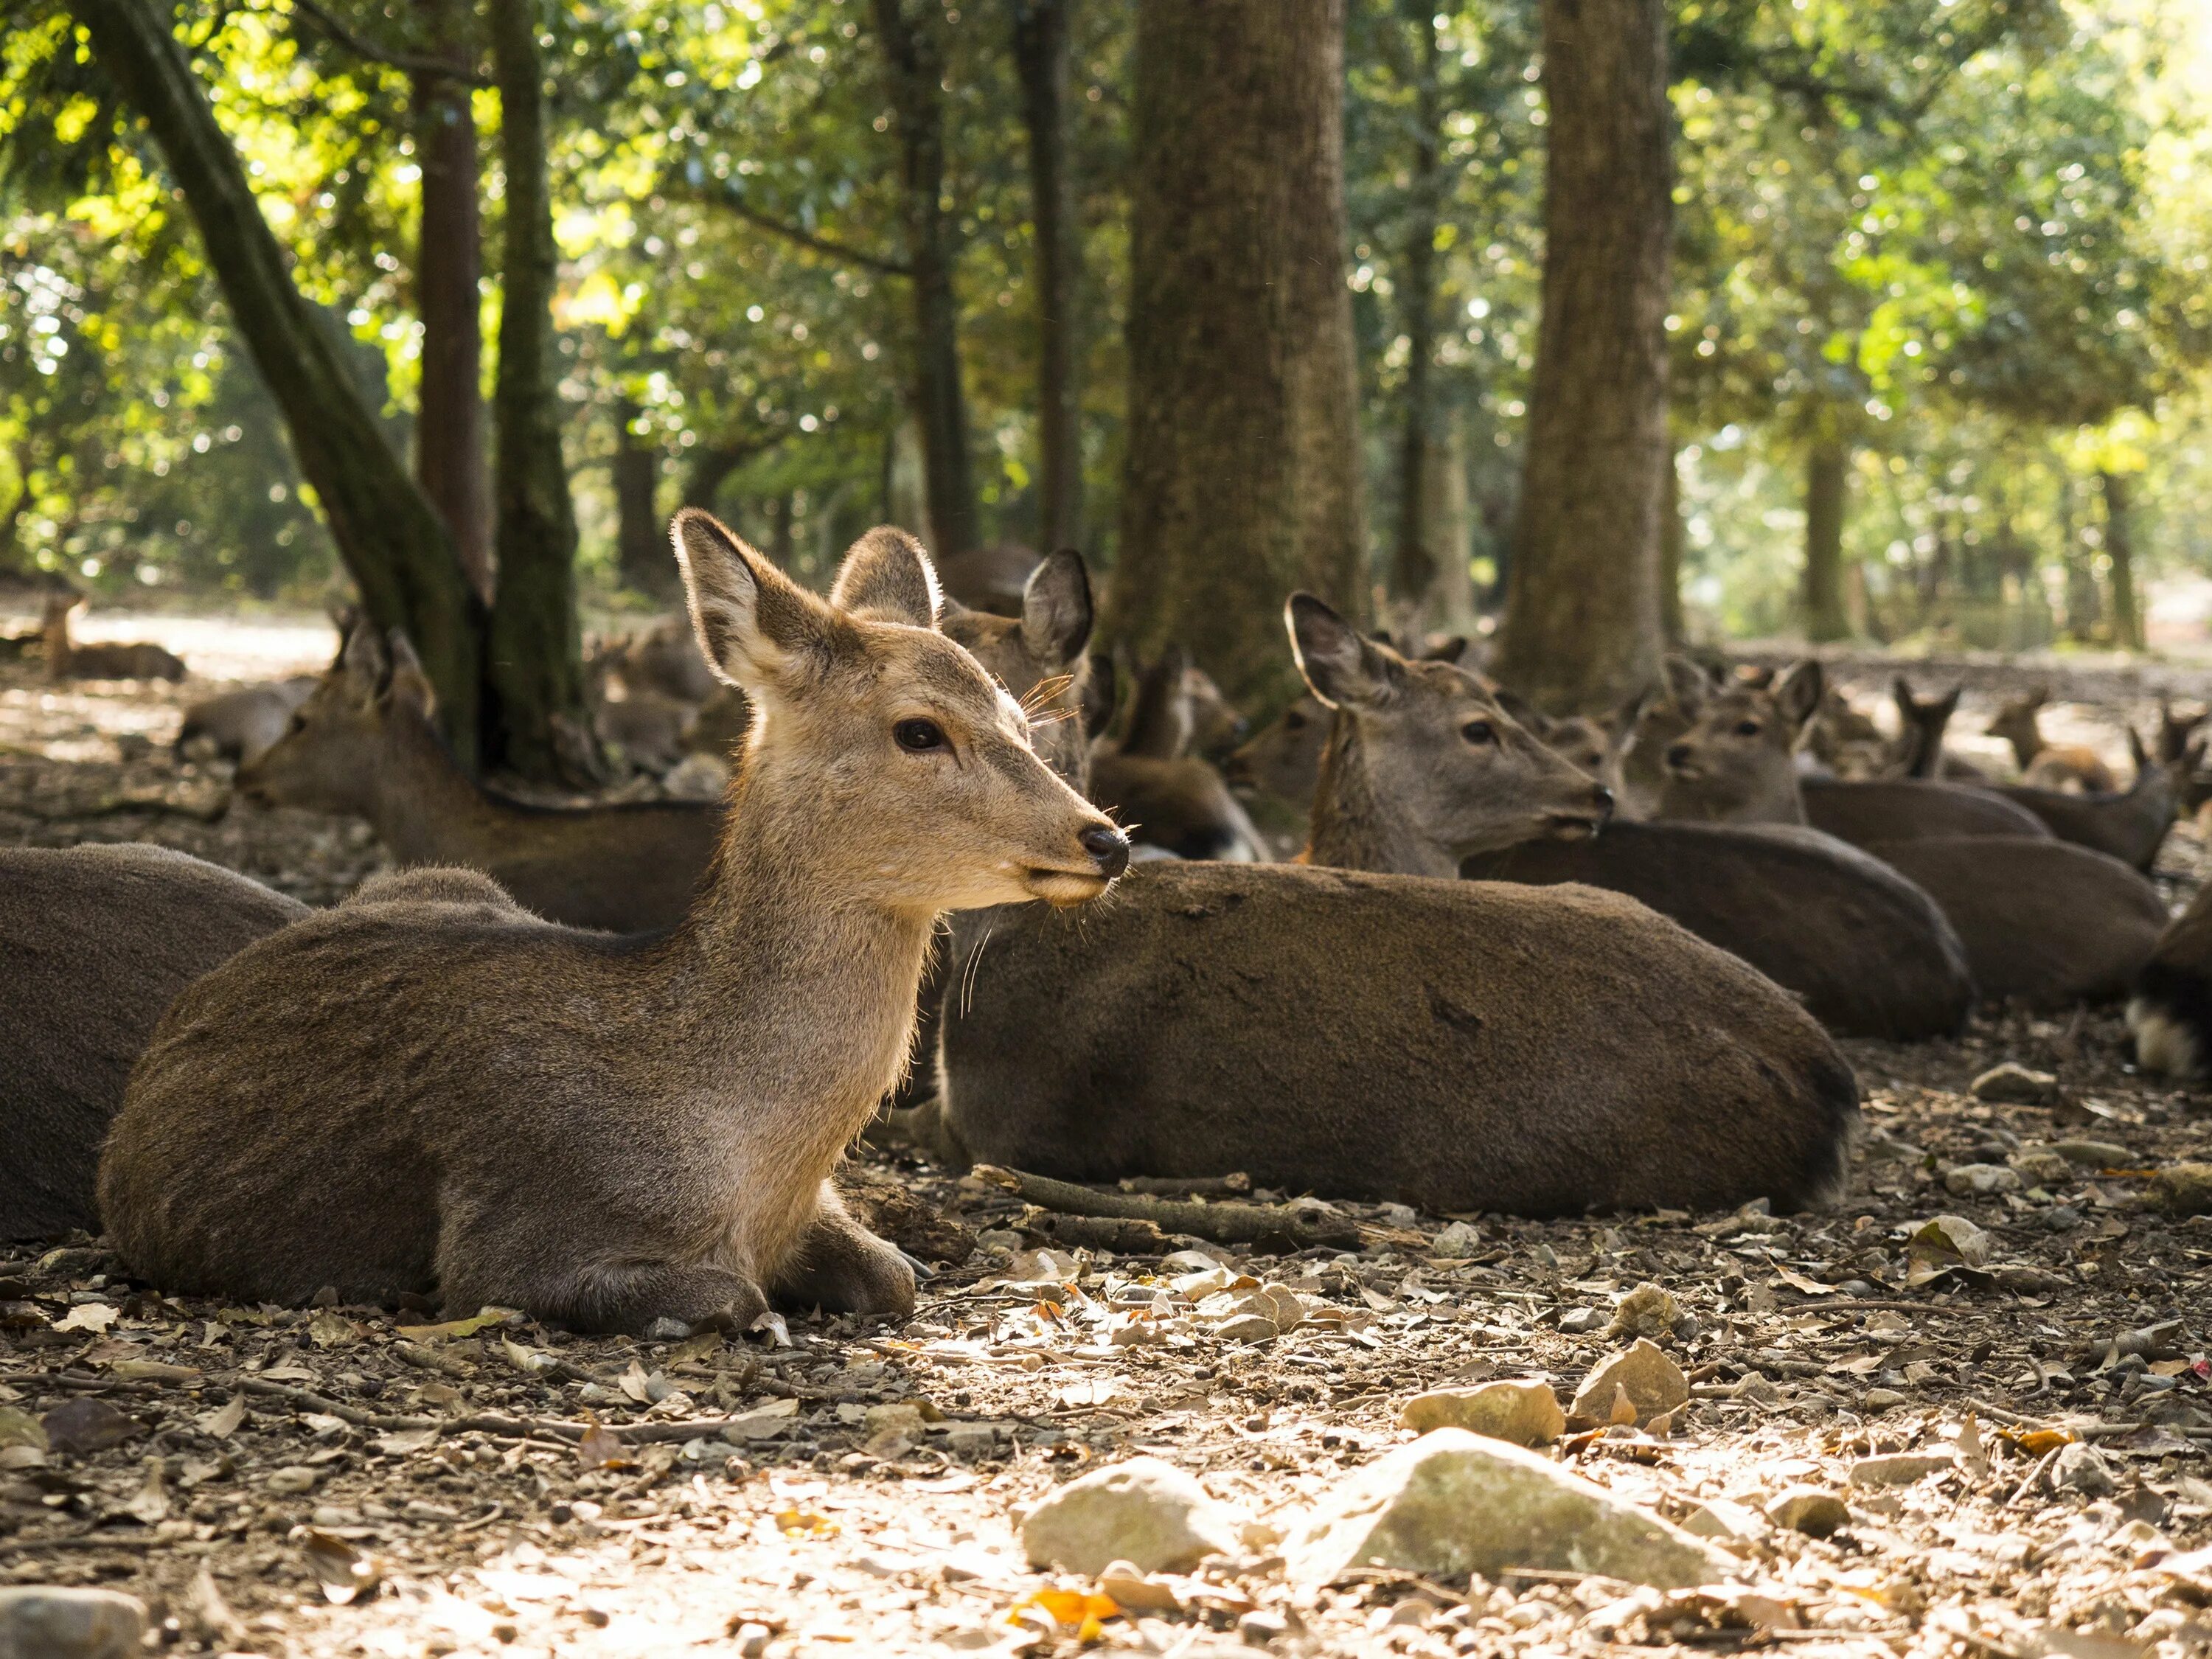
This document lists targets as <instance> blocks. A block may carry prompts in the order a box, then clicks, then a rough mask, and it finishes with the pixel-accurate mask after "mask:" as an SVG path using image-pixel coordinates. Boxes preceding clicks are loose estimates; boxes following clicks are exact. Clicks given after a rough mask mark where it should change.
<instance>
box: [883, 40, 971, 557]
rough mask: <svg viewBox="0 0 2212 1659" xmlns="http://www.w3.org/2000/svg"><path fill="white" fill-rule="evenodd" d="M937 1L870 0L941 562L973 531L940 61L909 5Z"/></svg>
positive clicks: (935, 545) (933, 533)
mask: <svg viewBox="0 0 2212 1659" xmlns="http://www.w3.org/2000/svg"><path fill="white" fill-rule="evenodd" d="M937 5H938V0H876V33H877V34H878V36H879V37H880V38H881V40H882V42H883V48H884V61H885V63H886V64H888V66H889V68H890V99H891V112H892V117H893V121H894V125H896V130H897V132H898V140H899V171H900V177H901V179H902V183H903V184H904V185H905V191H906V194H905V206H904V215H903V216H904V218H905V220H906V246H907V264H908V269H909V270H911V272H912V275H911V276H909V278H908V282H909V284H910V286H911V288H912V289H913V302H914V353H915V402H916V407H917V410H918V412H919V413H920V415H921V438H922V453H923V457H924V459H925V462H926V464H927V474H928V484H929V526H928V538H929V544H930V547H931V550H933V552H935V553H936V554H937V555H938V556H939V557H941V558H950V557H951V556H952V555H953V554H955V553H965V552H967V551H968V550H969V549H971V548H973V547H974V546H975V544H976V541H977V538H978V534H979V532H978V530H977V521H976V514H975V468H974V465H973V464H972V462H971V461H970V459H969V454H968V407H967V403H966V400H965V398H964V397H963V394H962V392H961V390H960V307H959V301H957V299H956V298H955V297H954V295H953V292H952V265H953V258H954V249H953V246H952V240H953V239H952V225H951V219H950V217H949V216H948V215H947V214H946V213H945V208H944V202H945V88H944V79H945V58H944V53H943V52H942V51H941V49H940V47H939V41H938V39H937V34H936V30H935V27H934V26H933V24H932V23H931V22H930V21H928V19H927V17H926V16H912V15H908V10H909V8H910V7H915V8H916V9H926V10H928V11H934V10H935V9H937Z"/></svg>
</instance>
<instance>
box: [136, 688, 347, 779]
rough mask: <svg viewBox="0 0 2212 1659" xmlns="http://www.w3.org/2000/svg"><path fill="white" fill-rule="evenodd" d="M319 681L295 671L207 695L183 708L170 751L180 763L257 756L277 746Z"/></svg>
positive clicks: (245, 759)
mask: <svg viewBox="0 0 2212 1659" xmlns="http://www.w3.org/2000/svg"><path fill="white" fill-rule="evenodd" d="M319 684H321V680H320V678H319V677H318V676H316V675H313V674H295V675H293V676H291V677H290V678H287V679H281V680H271V681H270V682H268V683H267V684H263V685H242V686H240V687H239V688H238V689H237V690H234V691H221V692H217V693H216V695H215V696H212V697H204V698H202V699H201V700H200V701H199V702H196V703H194V704H193V705H192V706H191V708H187V709H186V710H185V718H184V723H183V724H182V725H181V726H179V728H178V731H177V740H176V743H175V744H174V745H173V750H172V752H173V754H174V756H175V757H176V759H177V760H178V761H179V762H180V763H181V762H184V761H188V760H227V761H230V762H232V763H241V762H245V761H250V760H253V759H255V758H257V757H259V756H261V755H262V754H264V753H266V752H267V751H268V750H270V749H273V748H274V747H276V744H277V742H278V741H279V740H280V739H282V738H283V735H284V733H285V732H286V731H287V730H288V729H289V727H290V726H291V724H292V716H293V715H294V714H296V713H297V712H298V711H299V708H300V705H301V704H302V703H304V702H307V699H308V698H309V697H311V696H313V695H314V691H315V687H316V686H317V685H319Z"/></svg>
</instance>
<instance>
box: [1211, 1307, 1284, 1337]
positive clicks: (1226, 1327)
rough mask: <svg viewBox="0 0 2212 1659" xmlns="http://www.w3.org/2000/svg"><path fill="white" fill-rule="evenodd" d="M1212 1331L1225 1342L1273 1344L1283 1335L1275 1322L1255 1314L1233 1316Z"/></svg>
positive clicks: (1262, 1315) (1263, 1315)
mask: <svg viewBox="0 0 2212 1659" xmlns="http://www.w3.org/2000/svg"><path fill="white" fill-rule="evenodd" d="M1212 1330H1213V1334H1215V1335H1216V1336H1218V1337H1219V1338H1220V1339H1221V1340H1223V1341H1224V1342H1273V1340H1275V1339H1276V1338H1277V1337H1279V1336H1280V1335H1281V1334H1283V1332H1282V1328H1281V1327H1280V1326H1279V1325H1277V1324H1276V1323H1275V1322H1274V1321H1273V1320H1272V1319H1270V1318H1268V1317H1267V1316H1266V1315H1265V1314H1255V1313H1241V1314H1231V1316H1229V1317H1228V1318H1226V1319H1225V1320H1223V1321H1222V1322H1220V1323H1219V1324H1218V1325H1216V1326H1214V1327H1213V1328H1212Z"/></svg>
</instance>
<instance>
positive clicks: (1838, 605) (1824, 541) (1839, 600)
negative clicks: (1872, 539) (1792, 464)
mask: <svg viewBox="0 0 2212 1659" xmlns="http://www.w3.org/2000/svg"><path fill="white" fill-rule="evenodd" d="M1850 460H1851V455H1850V449H1848V448H1847V447H1845V446H1844V445H1842V444H1840V443H1837V442H1834V441H1832V440H1828V439H1822V440H1821V441H1819V442H1817V443H1815V444H1814V446H1813V447H1812V450H1811V452H1810V453H1808V455H1807V456H1806V459H1805V635H1806V637H1807V638H1808V639H1810V640H1812V641H1814V642H1815V643H1820V642H1824V641H1830V640H1844V639H1849V638H1850V634H1851V619H1850V614H1849V613H1848V612H1847V611H1845V610H1844V491H1845V487H1846V485H1847V484H1848V483H1849V481H1850Z"/></svg>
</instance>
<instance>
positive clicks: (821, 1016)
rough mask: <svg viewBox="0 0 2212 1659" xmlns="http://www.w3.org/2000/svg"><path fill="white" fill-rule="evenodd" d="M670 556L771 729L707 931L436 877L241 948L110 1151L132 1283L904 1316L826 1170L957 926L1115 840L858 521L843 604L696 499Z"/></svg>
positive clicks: (878, 1090) (901, 1300) (903, 1282)
mask: <svg viewBox="0 0 2212 1659" xmlns="http://www.w3.org/2000/svg"><path fill="white" fill-rule="evenodd" d="M676 537H677V545H678V557H679V559H680V560H681V562H682V564H683V569H684V586H685V589H686V592H687V593H688V595H689V597H690V606H691V612H692V617H693V619H694V622H695V623H696V627H697V629H698V632H699V635H700V641H701V644H702V646H703V647H705V650H706V653H707V655H708V659H709V660H710V661H711V662H712V663H714V666H715V670H716V671H717V672H718V673H720V674H721V675H723V676H724V677H726V678H729V679H731V680H732V681H733V682H735V683H736V684H740V685H742V686H743V687H744V690H745V692H746V695H747V696H748V697H749V698H750V699H751V700H752V702H753V705H754V707H755V708H756V710H757V718H756V719H755V720H754V721H753V723H752V726H751V729H750V732H749V734H748V736H747V739H746V745H745V751H744V756H743V757H742V758H741V760H740V762H739V763H738V767H737V769H736V771H735V773H734V775H732V780H731V783H730V792H729V796H728V802H727V810H726V811H725V812H724V814H723V815H722V825H723V829H722V836H721V841H720V845H719V847H718V848H717V849H716V853H715V857H714V866H713V869H712V872H711V873H710V875H709V877H708V880H707V882H706V883H705V884H704V885H703V886H702V888H701V890H700V893H699V896H698V899H697V902H696V903H695V905H694V906H693V908H692V909H691V911H690V914H689V915H687V916H686V917H685V918H684V921H683V922H682V923H681V924H680V925H679V926H678V927H677V928H675V929H674V930H673V931H672V932H671V933H668V934H666V935H665V936H659V937H651V938H642V939H641V938H631V939H609V938H607V937H605V936H604V935H601V934H597V933H581V932H578V931H574V930H571V929H568V928H563V927H556V926H555V925H553V924H551V923H550V922H545V921H539V920H538V918H537V917H535V916H532V915H529V914H528V913H527V912H526V911H524V910H522V909H520V908H518V907H517V906H515V905H514V904H513V903H512V902H510V901H508V899H507V896H506V895H505V894H503V893H502V892H501V890H499V888H498V886H497V885H496V884H495V883H494V882H492V881H491V880H490V879H489V878H488V877H485V876H483V875H480V874H477V873H476V872H467V871H458V870H423V871H414V872H400V873H398V874H396V875H392V876H388V877H382V878H377V879H376V880H374V881H372V882H370V883H368V884H366V885H365V886H364V887H363V888H362V890H361V891H360V892H359V893H357V894H356V896H354V898H353V899H351V900H349V902H347V903H345V904H343V905H341V906H339V907H338V908H337V909H335V910H332V911H330V912H326V913H325V914H323V915H318V916H315V917H313V918H310V919H309V920H307V921H302V922H301V923H299V924H297V925H296V926H295V927H289V928H287V929H285V930H284V931H283V932H282V933H278V934H276V935H275V936H274V937H272V938H270V939H265V940H264V941H262V942H261V943H260V944H258V945H254V946H252V947H250V948H249V949H248V950H247V951H245V952H244V953H243V954H242V955H240V957H237V958H236V959H234V961H233V962H231V963H229V964H228V965H227V966H226V967H224V968H222V969H218V970H217V971H216V972H215V973H214V974H211V975H209V976H208V977H207V978H205V979H204V980H202V981H199V982H198V983H197V984H196V985H195V986H193V987H191V989H190V990H189V991H187V992H186V993H185V995H184V996H182V997H181V998H179V1000H178V1002H177V1004H176V1006H174V1007H173V1008H172V1009H171V1010H170V1012H169V1014H168V1016H167V1018H165V1019H164V1020H163V1021H162V1024H161V1029H160V1030H158V1031H157V1032H156V1033H155V1038H154V1042H153V1044H152V1046H151V1047H150V1048H149V1049H148V1051H147V1053H146V1055H145V1058H144V1059H143V1060H141V1061H140V1063H139V1066H138V1069H137V1072H136V1073H134V1074H133V1076H132V1079H131V1089H130V1091H129V1094H128V1096H127V1097H126V1098H125V1103H124V1108H123V1111H122V1113H121V1114H120V1115H118V1118H117V1120H116V1124H115V1129H114V1133H113V1134H112V1137H111V1138H110V1139H109V1142H108V1145H107V1148H106V1153H105V1155H104V1157H103V1158H102V1160H101V1164H100V1206H101V1209H102V1211H103V1212H104V1214H105V1215H106V1220H107V1225H108V1230H109V1233H110V1236H111V1237H112V1238H113V1240H114V1241H115V1243H116V1245H117V1248H118V1249H119V1250H120V1252H121V1254H122V1255H123V1257H124V1259H125V1261H127V1262H128V1263H129V1264H130V1266H131V1269H132V1270H133V1272H135V1273H138V1274H140V1275H142V1276H143V1277H144V1278H146V1279H149V1280H150V1281H152V1282H153V1283H155V1284H156V1285H161V1286H162V1287H163V1288H165V1289H167V1290H171V1291H200V1292H206V1293H210V1294H215V1293H220V1294H222V1295H224V1296H228V1297H245V1298H247V1299H256V1298H258V1299H261V1300H271V1301H278V1302H291V1303H297V1302H301V1301H304V1300H305V1299H307V1297H311V1296H313V1295H314V1294H315V1293H316V1292H317V1291H319V1290H320V1289H321V1288H322V1287H324V1286H330V1287H332V1288H333V1289H334V1290H335V1291H336V1292H337V1298H338V1300H339V1301H341V1302H379V1303H387V1304H388V1303H390V1302H392V1301H393V1300H394V1299H396V1298H397V1297H400V1296H403V1295H418V1296H419V1295H422V1294H424V1293H427V1292H429V1291H433V1290H434V1289H435V1291H436V1292H437V1293H438V1294H439V1295H440V1296H441V1297H442V1298H443V1300H444V1303H445V1305H446V1307H447V1309H448V1310H450V1311H455V1312H458V1311H462V1310H473V1309H476V1308H478V1307H481V1306H483V1305H484V1304H501V1305H504V1306H507V1307H513V1308H520V1309H522V1310H526V1311H527V1312H529V1313H531V1314H532V1315H534V1316H538V1317H539V1318H543V1319H548V1320H554V1321H558V1322H562V1323H564V1324H568V1325H573V1326H577V1327H580V1328H587V1329H603V1330H620V1331H629V1332H643V1331H647V1330H648V1329H653V1328H656V1327H658V1328H661V1329H667V1328H669V1327H668V1326H666V1325H664V1324H661V1323H660V1322H664V1321H671V1322H676V1323H677V1324H678V1325H681V1326H685V1327H688V1326H695V1325H698V1324H701V1323H705V1322H717V1323H729V1324H734V1325H735V1326H736V1327H737V1328H740V1329H742V1328H745V1327H746V1326H747V1325H748V1324H749V1323H750V1322H752V1321H754V1320H755V1319H756V1318H757V1316H759V1315H761V1314H763V1312H765V1311H766V1310H767V1308H768V1305H769V1298H771V1297H775V1298H777V1299H780V1300H782V1301H785V1302H787V1303H795V1304H799V1305H801V1306H815V1305H819V1306H822V1307H824V1308H829V1309H837V1310H851V1311H856V1312H861V1313H873V1314H888V1313H902V1312H905V1311H907V1310H909V1309H910V1308H911V1307H912V1306H913V1303H914V1276H913V1273H912V1271H911V1270H910V1268H909V1267H908V1265H907V1263H906V1262H905V1261H903V1260H902V1258H901V1256H900V1255H899V1254H898V1252H897V1251H896V1250H895V1249H893V1248H892V1247H891V1246H890V1245H889V1244H887V1243H884V1241H882V1240H881V1239H878V1238H877V1237H874V1236H873V1235H872V1234H870V1233H868V1232H866V1231H864V1230H863V1229H862V1228H860V1225H858V1224H857V1223H855V1222H854V1220H853V1219H852V1218H850V1217H849V1216H848V1214H847V1213H846V1212H845V1210H844V1207H843V1206H842V1203H841V1202H840V1200H838V1198H837V1196H836V1193H835V1191H834V1189H833V1188H831V1187H830V1185H829V1175H830V1173H831V1170H832V1169H833V1168H834V1167H835V1165H836V1163H837V1162H838V1159H839V1158H840V1156H841V1155H842V1152H843V1149H844V1147H845V1146H846V1145H847V1143H848V1142H849V1141H850V1140H851V1139H853V1138H854V1136H855V1135H856V1134H858V1133H860V1129H861V1127H862V1126H863V1125H865V1124H866V1122H867V1121H868V1119H869V1117H870V1115H872V1113H873V1111H874V1109H875V1107H876V1104H877V1102H878V1100H880V1099H881V1098H882V1097H883V1095H884V1091H886V1090H888V1089H889V1088H890V1085H892V1083H893V1082H894V1080H895V1079H896V1077H897V1074H898V1073H899V1072H900V1071H901V1069H902V1067H903V1066H904V1065H905V1063H906V1059H907V1042H908V1036H909V1034H910V1032H911V1031H912V1030H913V1024H914V1006H915V988H916V986H917V984H918V982H919V981H920V978H921V966H922V963H923V960H924V959H925V957H927V953H928V951H929V945H930V939H931V935H932V933H933V930H934V928H935V927H936V926H937V922H938V919H939V915H941V914H942V913H943V912H945V910H948V909H955V908H968V907H974V906H982V905H994V904H1006V903H1014V902H1020V901H1023V900H1026V899H1033V898H1042V899H1045V900H1048V901H1049V902H1051V903H1053V904H1054V905H1073V904H1078V903H1080V902H1083V901H1085V900H1087V899H1091V898H1095V897H1097V896H1098V895H1099V894H1100V893H1102V892H1103V891H1104V890H1105V889H1106V888H1107V886H1108V885H1109V884H1110V882H1111V881H1112V880H1113V878H1115V876H1116V875H1118V874H1119V873H1120V872H1121V869H1122V867H1123V866H1124V865H1125V864H1126V862H1127V856H1128V848H1127V842H1125V841H1124V840H1123V839H1122V837H1121V834H1120V832H1119V831H1117V830H1116V829H1114V827H1113V826H1112V825H1111V824H1110V823H1108V822H1107V821H1106V819H1105V818H1104V817H1102V816H1101V815H1100V814H1099V813H1098V812H1097V811H1096V810H1095V809H1094V808H1092V807H1091V805H1089V804H1088V803H1087V802H1085V801H1084V800H1083V799H1081V798H1080V797H1079V796H1078V795H1077V794H1076V793H1074V792H1073V790H1071V789H1070V788H1068V787H1067V786H1066V784H1064V783H1063V782H1061V781H1060V779H1059V778H1058V777H1057V776H1055V775H1054V773H1053V772H1052V771H1051V770H1050V769H1048V767H1047V766H1046V765H1045V764H1044V763H1043V762H1042V761H1041V760H1039V759H1038V758H1037V757H1036V753H1035V751H1034V750H1032V749H1031V748H1030V734H1029V726H1028V721H1027V720H1026V719H1025V718H1024V714H1023V713H1022V711H1021V709H1020V708H1018V706H1017V705H1016V704H1015V703H1014V702H1013V701H1012V699H1011V698H1010V697H1008V696H1006V694H1005V693H1004V692H1003V691H1002V690H1000V689H999V688H998V687H997V686H996V685H995V684H993V682H992V681H991V679H990V678H989V677H988V676H987V674H985V672H984V671H983V670H982V669H981V667H980V666H979V665H977V663H976V662H975V659H974V658H973V657H971V656H969V654H968V653H966V652H965V651H963V650H962V649H961V648H960V647H958V646H957V645H955V644H953V643H952V642H951V641H950V640H947V639H946V638H945V636H944V635H942V634H940V633H939V632H938V631H937V628H936V620H937V599H938V594H937V586H936V580H935V577H934V574H933V572H932V571H931V569H930V568H929V562H928V560H927V557H926V556H924V555H923V553H922V551H921V546H920V544H918V543H916V542H915V541H914V540H913V538H910V537H908V536H906V535H905V534H904V533H902V532H897V531H893V530H889V529H884V530H878V531H874V532H870V533H869V534H868V535H867V536H866V537H864V538H862V539H861V541H860V543H859V544H857V545H856V546H855V547H854V550H853V551H852V553H851V554H850V555H848V557H847V559H846V561H845V563H844V567H843V568H842V570H841V571H840V572H839V574H838V578H837V581H836V586H835V588H834V589H833V591H832V593H831V597H830V599H829V600H828V601H826V602H825V601H823V600H822V599H817V598H816V597H815V596H814V595H812V594H811V593H809V592H805V590H804V589H801V588H799V587H798V586H795V585H794V584H793V583H792V582H791V581H790V580H789V579H788V578H787V577H785V576H784V575H782V574H781V573H780V572H779V571H777V570H776V569H775V567H774V566H773V565H772V564H771V563H770V562H769V561H768V560H767V559H765V558H764V557H763V556H761V555H759V554H758V553H756V552H754V551H753V550H751V549H750V548H747V547H745V546H744V544H741V543H739V542H738V540H737V539H736V538H734V537H732V535H730V534H729V532H726V530H724V529H723V528H722V527H721V526H720V525H718V524H716V523H715V522H714V520H712V519H710V518H708V516H707V515H705V514H704V513H696V512H686V513H682V514H679V515H678V519H677V521H676Z"/></svg>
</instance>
